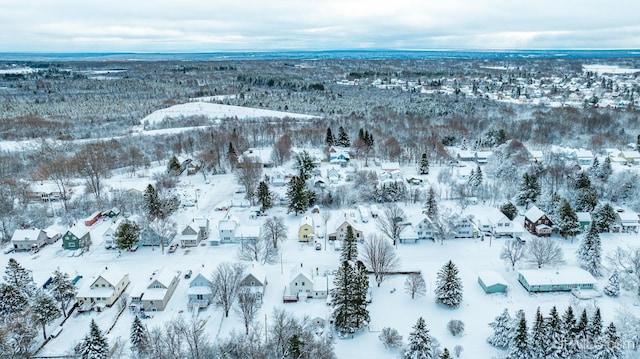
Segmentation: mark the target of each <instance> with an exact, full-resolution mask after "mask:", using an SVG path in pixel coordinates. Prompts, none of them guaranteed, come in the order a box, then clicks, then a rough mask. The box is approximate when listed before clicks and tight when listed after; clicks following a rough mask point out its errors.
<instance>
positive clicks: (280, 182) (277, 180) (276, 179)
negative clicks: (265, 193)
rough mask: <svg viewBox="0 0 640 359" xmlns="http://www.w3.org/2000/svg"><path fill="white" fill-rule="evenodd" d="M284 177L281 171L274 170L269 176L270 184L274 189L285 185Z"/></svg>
mask: <svg viewBox="0 0 640 359" xmlns="http://www.w3.org/2000/svg"><path fill="white" fill-rule="evenodd" d="M285 177H286V176H285V174H284V172H283V171H282V170H275V171H273V173H272V174H271V184H272V185H273V186H275V187H282V186H284V185H285Z"/></svg>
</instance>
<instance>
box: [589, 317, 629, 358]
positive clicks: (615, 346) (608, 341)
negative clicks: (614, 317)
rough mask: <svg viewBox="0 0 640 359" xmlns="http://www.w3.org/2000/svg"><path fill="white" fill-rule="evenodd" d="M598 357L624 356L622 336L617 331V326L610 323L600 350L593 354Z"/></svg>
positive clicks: (603, 336)
mask: <svg viewBox="0 0 640 359" xmlns="http://www.w3.org/2000/svg"><path fill="white" fill-rule="evenodd" d="M593 357H594V358H596V359H619V358H623V353H622V349H621V348H620V336H618V334H617V332H616V326H615V325H613V323H610V324H609V325H608V326H607V329H605V331H604V334H603V335H602V345H601V346H599V351H597V352H596V353H595V355H594V356H593Z"/></svg>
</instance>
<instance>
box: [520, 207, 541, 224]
mask: <svg viewBox="0 0 640 359" xmlns="http://www.w3.org/2000/svg"><path fill="white" fill-rule="evenodd" d="M544 215H545V213H544V212H542V210H541V209H540V208H538V206H536V205H533V206H532V207H531V208H529V210H528V211H527V212H525V214H524V217H525V218H527V219H529V220H530V221H531V222H536V221H537V220H539V219H540V217H542V216H544Z"/></svg>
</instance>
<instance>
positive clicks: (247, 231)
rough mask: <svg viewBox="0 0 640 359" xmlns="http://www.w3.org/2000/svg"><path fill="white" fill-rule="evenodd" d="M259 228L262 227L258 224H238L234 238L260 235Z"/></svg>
mask: <svg viewBox="0 0 640 359" xmlns="http://www.w3.org/2000/svg"><path fill="white" fill-rule="evenodd" d="M261 229H262V227H260V226H240V227H238V229H237V230H236V238H241V237H246V238H258V237H260V231H261Z"/></svg>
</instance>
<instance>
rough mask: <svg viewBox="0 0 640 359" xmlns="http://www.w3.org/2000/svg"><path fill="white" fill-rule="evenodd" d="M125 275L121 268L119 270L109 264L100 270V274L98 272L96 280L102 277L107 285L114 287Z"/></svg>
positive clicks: (117, 267) (116, 266) (114, 265)
mask: <svg viewBox="0 0 640 359" xmlns="http://www.w3.org/2000/svg"><path fill="white" fill-rule="evenodd" d="M126 275H127V272H125V271H124V270H122V268H120V267H119V266H118V265H116V264H110V265H108V266H106V267H105V268H104V269H103V270H102V272H100V274H98V277H96V279H98V278H99V277H102V278H103V279H104V280H106V281H107V282H108V283H109V284H111V285H112V286H114V287H115V286H116V285H117V284H118V283H119V282H120V280H121V279H122V278H123V277H124V276H126ZM93 283H95V280H94V281H93ZM93 283H91V284H93Z"/></svg>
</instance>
